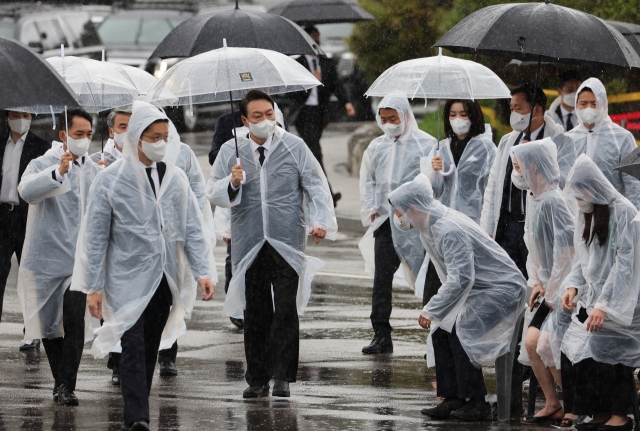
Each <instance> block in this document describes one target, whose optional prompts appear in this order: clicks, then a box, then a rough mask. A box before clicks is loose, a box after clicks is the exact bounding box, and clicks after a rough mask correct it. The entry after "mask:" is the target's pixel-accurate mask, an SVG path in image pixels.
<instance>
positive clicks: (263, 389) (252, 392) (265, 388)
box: [242, 383, 269, 398]
mask: <svg viewBox="0 0 640 431" xmlns="http://www.w3.org/2000/svg"><path fill="white" fill-rule="evenodd" d="M268 396H269V383H267V384H266V385H262V386H249V387H248V388H247V389H245V390H244V392H243V393H242V398H260V397H268Z"/></svg>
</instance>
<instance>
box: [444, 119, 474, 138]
mask: <svg viewBox="0 0 640 431" xmlns="http://www.w3.org/2000/svg"><path fill="white" fill-rule="evenodd" d="M449 123H450V124H451V128H452V129H453V133H455V134H456V135H466V134H467V133H469V129H471V120H463V119H462V118H455V119H453V120H451V121H449Z"/></svg>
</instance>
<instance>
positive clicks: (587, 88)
mask: <svg viewBox="0 0 640 431" xmlns="http://www.w3.org/2000/svg"><path fill="white" fill-rule="evenodd" d="M585 91H588V92H589V93H591V94H593V95H594V96H595V94H596V93H594V92H593V90H592V89H591V88H590V87H583V88H582V90H580V92H579V93H578V96H580V95H581V94H582V93H584V92H585Z"/></svg>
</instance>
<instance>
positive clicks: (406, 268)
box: [358, 94, 437, 294]
mask: <svg viewBox="0 0 640 431" xmlns="http://www.w3.org/2000/svg"><path fill="white" fill-rule="evenodd" d="M383 108H390V109H395V110H396V111H397V112H398V116H399V117H400V120H401V121H402V123H401V130H402V133H401V135H400V138H399V139H397V140H396V139H395V138H390V137H389V136H387V135H386V134H385V135H382V136H380V137H378V138H376V139H374V140H373V141H371V144H369V147H368V148H367V149H366V151H365V152H364V155H363V158H362V165H361V166H360V205H361V209H360V218H361V219H362V224H363V225H364V226H369V229H368V230H367V232H366V233H365V235H364V237H363V238H362V240H361V241H360V243H359V244H358V247H359V248H360V251H361V252H362V256H363V258H364V261H365V272H366V273H367V274H369V275H370V276H372V277H373V275H374V271H375V264H374V262H375V260H374V258H375V256H374V251H373V250H374V244H375V240H374V237H373V234H374V232H375V231H376V229H378V228H379V227H380V226H382V224H383V223H385V222H386V221H387V220H391V221H392V218H393V213H392V211H391V206H390V205H389V193H390V192H392V191H393V190H395V189H397V188H398V187H399V186H401V185H402V184H404V183H407V182H409V181H411V180H413V179H414V178H415V176H416V175H417V174H419V173H420V159H421V158H423V157H426V156H427V155H428V154H429V151H430V150H431V149H432V148H433V147H434V146H435V145H436V143H437V141H436V139H434V138H433V137H432V136H431V135H429V134H427V133H425V132H423V131H422V130H420V129H419V128H418V123H417V122H416V119H415V117H414V116H413V112H412V111H411V106H410V105H409V100H407V98H406V97H405V96H404V95H401V94H390V95H388V96H386V97H385V98H384V99H382V101H381V102H380V104H379V105H378V109H377V112H376V121H377V122H378V126H379V127H380V128H381V129H382V128H383V127H382V122H381V120H380V109H383ZM376 213H377V214H379V215H380V216H379V217H377V218H376V219H375V220H374V221H373V223H372V222H371V215H373V214H376ZM391 236H392V238H393V245H394V247H395V250H396V253H397V254H398V257H399V258H400V260H401V262H402V267H401V268H400V269H399V270H398V273H396V276H395V277H394V281H395V282H396V283H398V284H405V285H406V284H408V285H409V286H410V287H412V288H414V286H415V289H416V290H418V289H423V288H424V283H423V285H422V286H419V287H418V286H416V285H415V283H416V279H417V277H418V274H419V272H420V267H421V266H422V263H423V261H424V259H425V254H424V250H423V249H422V246H421V244H420V234H419V233H418V232H417V231H409V232H402V231H401V230H399V229H398V228H397V227H396V226H395V224H394V223H393V221H392V222H391ZM416 294H417V292H416Z"/></svg>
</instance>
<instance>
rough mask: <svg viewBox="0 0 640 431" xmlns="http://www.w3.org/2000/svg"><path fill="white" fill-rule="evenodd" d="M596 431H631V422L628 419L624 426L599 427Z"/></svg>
mask: <svg viewBox="0 0 640 431" xmlns="http://www.w3.org/2000/svg"><path fill="white" fill-rule="evenodd" d="M597 430H598V431H633V421H632V420H631V419H629V420H628V421H627V423H626V424H624V425H617V426H616V425H600V426H599V427H598V428H597Z"/></svg>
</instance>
